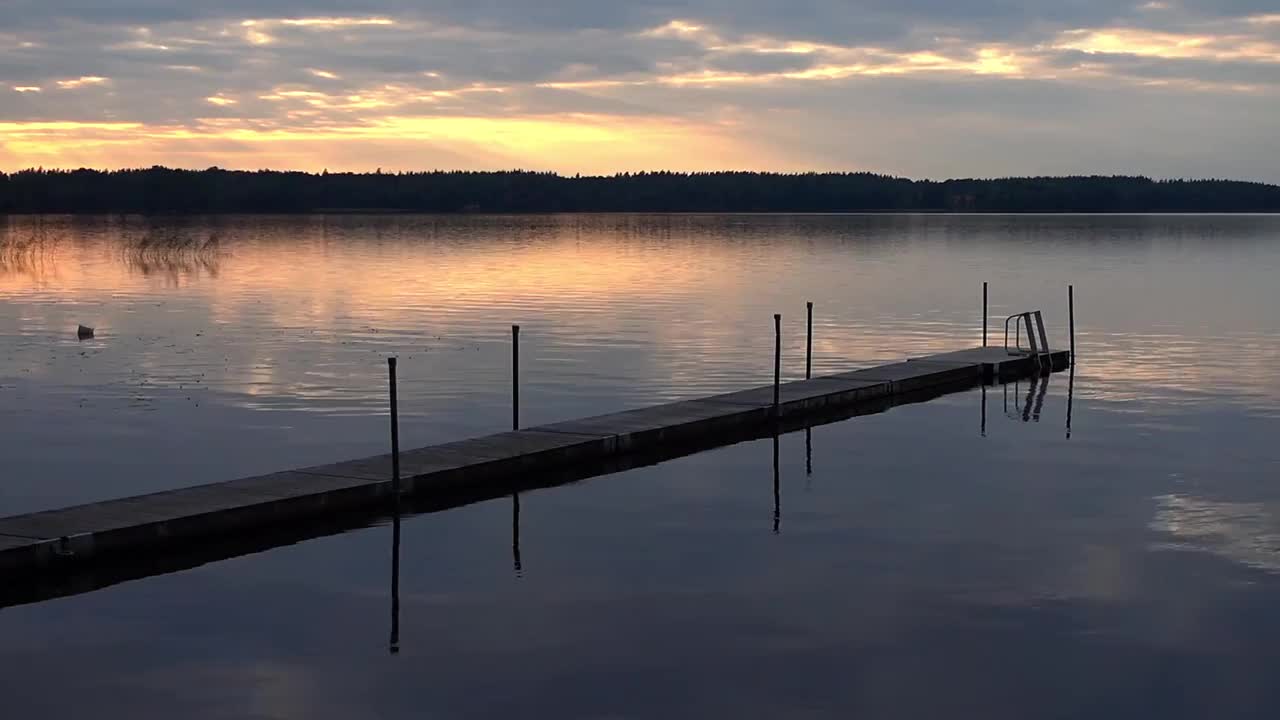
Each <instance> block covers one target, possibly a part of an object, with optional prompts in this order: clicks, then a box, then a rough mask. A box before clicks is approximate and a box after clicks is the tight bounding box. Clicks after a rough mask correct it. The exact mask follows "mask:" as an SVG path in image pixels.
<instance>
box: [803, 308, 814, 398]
mask: <svg viewBox="0 0 1280 720" xmlns="http://www.w3.org/2000/svg"><path fill="white" fill-rule="evenodd" d="M806 306H807V308H808V311H809V320H808V323H807V326H808V333H807V335H806V337H805V343H804V379H805V380H810V379H812V378H813V303H812V302H810V303H806Z"/></svg>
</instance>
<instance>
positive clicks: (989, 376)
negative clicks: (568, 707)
mask: <svg viewBox="0 0 1280 720" xmlns="http://www.w3.org/2000/svg"><path fill="white" fill-rule="evenodd" d="M1069 362H1070V354H1069V353H1068V352H1066V351H1051V352H1049V353H1047V354H1043V355H1041V356H1040V358H1039V360H1037V358H1036V357H1035V356H1033V355H1030V354H1026V353H1011V352H1008V351H1006V350H1005V349H1003V348H976V349H971V350H962V351H958V352H952V353H944V354H940V355H931V356H928V357H922V358H916V359H912V360H908V361H905V362H900V363H894V364H890V365H883V366H879V367H872V368H866V369H861V370H854V371H852V372H847V373H842V374H838V375H830V376H826V377H821V378H814V379H812V380H802V381H798V382H791V383H785V384H782V385H781V386H780V387H779V403H778V405H777V406H776V407H775V406H774V386H773V385H768V386H764V387H760V388H755V389H751V390H744V391H741V392H735V393H728V394H725V395H717V396H713V397H707V398H701V399H697V400H685V401H681V402H674V403H669V404H666V405H658V406H654V407H649V408H643V409H639V410H629V411H625V412H618V413H612V414H609V415H602V416H598V417H593V418H586V419H582V420H572V421H568V422H561V423H554V424H551V425H543V426H539V427H533V428H528V429H524V430H519V431H513V432H504V433H498V434H496V435H490V436H487V437H480V438H473V439H470V440H461V441H457V442H451V443H445V444H443V445H435V446H432V447H427V448H421V449H417V450H409V451H403V452H401V453H400V472H401V477H402V480H401V483H400V493H401V495H404V496H414V497H416V498H419V499H421V498H428V499H430V498H432V497H436V496H439V497H445V496H449V495H458V494H462V495H471V496H485V494H486V493H485V490H486V488H489V487H505V486H506V485H509V484H510V483H511V482H512V480H513V478H517V477H521V476H526V475H528V474H531V473H543V472H548V471H559V470H572V468H573V467H574V466H575V465H590V464H599V463H602V462H604V463H609V462H615V461H619V460H625V459H626V458H628V457H633V456H641V455H643V454H645V453H655V452H662V451H663V450H664V448H667V447H690V448H697V449H706V448H709V447H716V446H720V445H728V444H731V443H735V442H740V441H742V440H747V439H752V438H755V437H759V436H760V435H761V432H762V430H766V431H767V430H769V429H770V428H777V427H780V426H786V427H791V428H795V427H804V426H806V423H808V424H818V423H821V422H830V419H829V418H830V417H831V416H832V415H833V414H838V413H844V414H845V416H848V415H852V414H857V411H858V409H859V408H860V407H864V406H865V407H867V408H875V407H882V406H885V404H886V403H888V404H892V403H893V401H894V400H895V398H908V397H911V396H913V395H919V394H920V393H922V392H924V393H931V394H942V393H945V392H950V391H958V390H963V389H967V388H969V387H973V386H975V385H977V384H979V383H982V382H992V381H1002V380H1012V379H1016V378H1020V377H1026V376H1028V375H1032V374H1036V373H1038V372H1043V371H1046V370H1052V371H1058V370H1063V369H1065V368H1066V367H1067V366H1068V364H1069ZM1045 366H1048V367H1045ZM391 477H392V457H391V456H390V455H379V456H376V457H370V458H364V459H360V460H352V461H348V462H341V463H335V464H332V465H323V466H318V467H309V468H302V469H299V470H289V471H285V472H278V473H273V474H269V475H262V476H256V477H248V478H241V479H238V480H229V481H226V482H220V483H214V484H210V485H200V486H196V487H189V488H183V489H179V490H171V491H168V492H160V493H152V494H149V495H140V496H136V497H130V498H123V499H120V500H110V501H106V502H98V503H91V504H87V505H79V506H75V507H69V508H64V509H61V510H50V511H45V512H37V513H30V514H26V515H17V516H13V517H7V518H0V577H5V576H18V575H26V574H33V573H34V574H41V573H47V572H63V571H66V570H68V569H82V568H84V567H85V566H86V565H87V564H92V563H94V562H98V561H101V560H118V559H120V558H129V559H130V560H132V561H139V560H140V559H145V558H146V557H148V556H149V555H158V554H160V553H163V552H166V551H169V550H172V549H173V548H175V547H182V546H184V545H185V546H187V547H198V546H200V545H206V544H213V543H217V542H219V541H220V540H224V539H226V538H227V537H229V536H235V537H238V538H241V539H243V538H245V537H246V536H251V535H252V534H254V533H264V534H271V533H277V534H278V533H280V532H281V531H282V529H284V528H289V527H292V528H297V527H300V526H306V525H308V524H312V525H316V526H321V525H325V524H326V523H330V524H331V523H332V522H333V519H334V517H335V516H337V515H340V514H342V513H349V512H353V511H365V512H367V511H369V510H370V509H371V508H372V509H376V508H385V507H387V506H388V505H389V504H391V501H392V499H393V497H394V485H393V483H392V480H391Z"/></svg>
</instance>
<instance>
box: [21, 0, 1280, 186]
mask: <svg viewBox="0 0 1280 720" xmlns="http://www.w3.org/2000/svg"><path fill="white" fill-rule="evenodd" d="M1144 5H1145V3H1144V2H1130V3H1116V2H1112V1H1109V0H1076V1H1074V2H1067V3H1064V2H1048V1H1044V0H1036V1H1033V2H1017V1H1015V0H981V1H976V2H955V1H954V0H953V1H944V0H892V1H891V0H845V1H840V0H793V1H792V2H790V3H786V4H783V3H777V2H763V1H761V0H686V1H683V2H676V1H675V0H647V1H645V2H629V3H607V2H599V1H598V0H548V1H547V2H528V1H527V0H435V1H434V2H429V3H425V4H424V3H419V2H410V1H409V0H345V1H341V2H339V1H338V0H320V1H318V2H316V1H307V2H303V1H302V0H255V1H253V2H250V1H248V0H228V1H226V2H220V3H178V2H173V1H172V0H163V1H162V0H123V1H121V2H113V3H83V2H76V3H69V2H38V1H36V0H9V2H8V3H7V5H6V26H5V28H4V29H3V30H0V123H5V122H9V123H14V122H23V123H32V122H45V123H48V122H72V123H77V122H78V123H101V122H136V123H143V124H146V125H156V126H166V127H174V126H179V127H196V128H200V127H204V126H205V125H207V126H210V127H215V128H217V127H222V125H220V124H219V123H232V122H238V123H240V124H241V126H243V127H247V128H249V129H252V130H263V129H271V128H277V129H278V128H292V129H307V128H316V127H332V126H337V125H346V126H360V125H361V124H368V123H374V122H377V121H378V119H379V118H385V117H388V116H397V117H421V118H450V117H459V116H460V117H469V118H474V117H483V118H520V117H529V116H534V117H549V118H555V117H579V116H591V117H597V116H598V117H612V118H617V119H620V120H621V121H626V119H628V118H650V119H661V120H664V121H668V122H672V123H690V122H692V123H701V127H702V129H703V131H704V132H708V133H721V134H728V133H735V132H737V133H742V134H743V135H744V136H750V137H751V138H752V139H753V140H752V143H751V144H752V145H756V146H759V145H761V143H764V142H770V143H773V145H772V146H771V148H770V153H771V154H770V157H790V158H793V159H794V160H795V165H796V166H797V167H802V166H822V167H828V166H831V165H832V164H833V163H834V164H838V165H840V166H843V167H848V166H855V167H870V168H872V169H878V170H887V171H893V172H909V173H912V174H921V175H932V176H938V175H944V174H952V173H956V174H991V173H993V172H999V170H995V169H994V168H1009V169H1010V170H1012V169H1013V168H1015V167H1021V168H1023V170H1024V171H1031V170H1033V169H1034V167H1032V166H1036V167H1043V168H1044V170H1046V171H1048V170H1068V169H1069V170H1080V171H1085V170H1090V169H1092V170H1096V171H1103V170H1112V169H1114V170H1117V171H1118V170H1121V169H1124V170H1128V171H1140V172H1150V173H1154V174H1160V173H1169V174H1179V175H1184V174H1185V175H1195V174H1221V175H1231V174H1237V175H1245V176H1249V177H1263V178H1269V179H1280V178H1277V177H1274V173H1275V172H1276V171H1275V170H1271V169H1269V168H1264V167H1262V164H1261V162H1260V161H1259V160H1258V157H1259V156H1260V153H1258V152H1256V151H1254V152H1248V151H1246V150H1245V148H1246V147H1248V146H1249V145H1250V144H1252V145H1253V147H1255V148H1257V147H1264V146H1265V147H1274V141H1272V140H1270V137H1271V133H1270V131H1269V130H1268V129H1267V128H1266V127H1264V124H1263V123H1261V122H1260V121H1258V120H1256V118H1258V117H1267V116H1270V117H1274V116H1275V115H1276V114H1277V112H1280V99H1278V95H1280V22H1266V23H1263V22H1248V21H1247V20H1246V18H1248V17H1251V16H1258V15H1263V14H1267V13H1275V12H1277V10H1276V9H1275V8H1274V7H1268V6H1269V5H1274V2H1273V0H1271V1H1270V2H1268V1H1264V0H1256V1H1254V0H1231V1H1228V2H1213V3H1210V2H1207V0H1176V1H1175V0H1169V1H1168V2H1167V3H1165V4H1164V6H1163V7H1157V8H1151V7H1145V8H1144V7H1143V6H1144ZM326 17H331V18H347V19H348V20H349V21H348V22H338V23H331V24H328V25H325V24H324V23H319V24H317V23H312V24H297V23H293V24H290V23H285V22H281V19H289V18H294V19H296V18H313V19H314V18H326ZM383 18H385V19H387V20H386V24H380V23H382V21H381V19H383ZM249 21H257V22H256V24H247V23H248V22H249ZM673 21H682V22H683V23H684V24H682V25H670V23H672V22H673ZM660 28H665V29H664V30H659V29H660ZM1117 28H1118V29H1119V30H1118V31H1117V32H1119V33H1120V34H1121V37H1120V39H1119V40H1115V39H1114V38H1110V39H1108V38H1106V37H1103V38H1101V39H1100V38H1099V37H1094V36H1091V35H1089V33H1090V32H1093V31H1099V30H1115V29H1117ZM1073 30H1080V31H1083V34H1077V35H1072V36H1068V35H1064V33H1067V32H1068V31H1073ZM1126 33H1127V34H1126ZM1144 33H1145V34H1144ZM1159 33H1164V34H1175V35H1177V34H1184V35H1208V36H1215V37H1217V38H1219V40H1218V41H1217V42H1216V43H1209V44H1207V45H1195V46H1192V50H1186V49H1185V48H1179V47H1175V45H1172V44H1170V42H1171V41H1167V40H1163V39H1161V38H1162V37H1163V36H1159V35H1157V34H1159ZM1113 34H1114V33H1113ZM1064 38H1065V40H1064ZM1242 38H1243V40H1242ZM1175 39H1176V38H1175ZM1162 43H1163V44H1162ZM1064 45H1071V46H1072V47H1066V46H1064ZM1086 50H1088V51H1086ZM82 78H88V79H89V80H84V81H82V80H81V79H82ZM94 78H102V80H101V81H98V80H95V79H94ZM34 88H38V89H39V91H38V92H37V91H35V90H34ZM19 89H21V90H23V91H22V92H19ZM1206 93H1208V94H1211V95H1212V97H1213V100H1212V102H1211V103H1208V104H1206V103H1205V100H1204V98H1205V96H1206ZM1205 107H1212V108H1215V109H1216V110H1217V112H1215V113H1207V112H1204V111H1203V108H1205ZM1157 112H1158V113H1159V114H1156V113H1157ZM850 128H857V131H858V137H857V138H856V139H854V140H851V139H850V132H849V129H850ZM0 132H2V131H0ZM1206 137H1209V138H1216V140H1215V141H1214V142H1213V143H1203V142H1202V143H1200V145H1199V147H1203V148H1205V149H1204V150H1203V151H1201V150H1199V149H1196V148H1194V147H1191V145H1189V141H1191V140H1194V139H1201V138H1206ZM5 142H6V141H5V136H4V135H3V134H0V159H2V158H4V157H6V154H5ZM159 142H160V141H157V143H159ZM163 143H164V147H167V148H170V149H171V151H172V152H174V153H175V154H178V153H188V152H191V150H190V148H189V147H188V146H185V145H183V142H182V141H181V140H175V139H173V138H166V139H164V140H163ZM221 143H229V144H226V145H224V144H221ZM361 143H362V144H356V145H353V146H352V147H353V148H354V147H366V148H370V149H371V151H374V152H384V151H385V152H391V151H390V150H388V149H387V148H390V147H391V146H392V145H394V143H393V142H392V141H391V140H388V139H386V138H379V139H377V140H376V141H375V140H373V139H369V140H364V141H361ZM15 147H17V146H15ZM220 148H221V149H223V150H226V151H232V150H234V151H235V152H237V153H246V152H250V151H251V148H252V143H251V142H249V141H246V140H241V139H226V138H218V139H216V140H209V141H207V143H206V145H205V146H203V149H201V150H200V151H199V152H200V153H201V157H202V158H203V157H206V156H216V154H217V153H218V152H219V149H220ZM446 148H447V143H446V142H443V141H439V142H436V141H433V142H432V144H431V152H432V153H434V155H433V157H438V158H440V162H442V163H445V162H447V161H448V160H449V159H450V158H457V157H461V156H458V155H456V154H452V153H451V152H449V151H448V150H447V149H446ZM1210 148H1211V149H1212V151H1211V149H1210ZM22 152H24V151H22V150H13V149H10V150H9V153H8V157H10V158H12V157H15V156H16V157H19V158H20V157H22V154H21V153H22ZM334 152H335V153H337V152H338V151H337V150H335V151H334ZM342 152H344V153H346V154H347V156H349V157H357V158H358V157H360V151H359V150H357V149H344V150H343V151H342ZM1086 161H1087V162H1088V163H1093V166H1092V167H1091V168H1089V167H1080V165H1081V164H1082V163H1086ZM10 162H12V160H10ZM1122 166H1123V167H1122ZM1196 167H1200V168H1203V169H1204V172H1203V173H1196V172H1194V170H1195V168H1196ZM965 168H968V169H967V170H965ZM1232 168H1235V169H1236V170H1237V171H1236V172H1234V173H1233V172H1231V170H1232ZM1210 169H1212V173H1210V172H1209V171H1210Z"/></svg>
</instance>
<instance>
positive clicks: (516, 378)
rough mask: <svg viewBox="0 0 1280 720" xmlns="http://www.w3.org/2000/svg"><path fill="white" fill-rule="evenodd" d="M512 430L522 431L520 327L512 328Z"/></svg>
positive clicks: (513, 326) (514, 326)
mask: <svg viewBox="0 0 1280 720" xmlns="http://www.w3.org/2000/svg"><path fill="white" fill-rule="evenodd" d="M511 429H512V430H519V429H520V326H519V325H512V326H511Z"/></svg>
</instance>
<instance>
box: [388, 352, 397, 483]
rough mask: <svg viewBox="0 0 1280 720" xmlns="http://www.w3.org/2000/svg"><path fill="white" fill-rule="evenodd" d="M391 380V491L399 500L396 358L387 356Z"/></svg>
mask: <svg viewBox="0 0 1280 720" xmlns="http://www.w3.org/2000/svg"><path fill="white" fill-rule="evenodd" d="M387 372H388V375H389V376H390V382H391V492H392V494H394V495H395V497H396V503H397V505H398V504H399V502H400V410H399V408H398V407H397V405H396V359H395V358H393V357H390V358H387Z"/></svg>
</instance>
